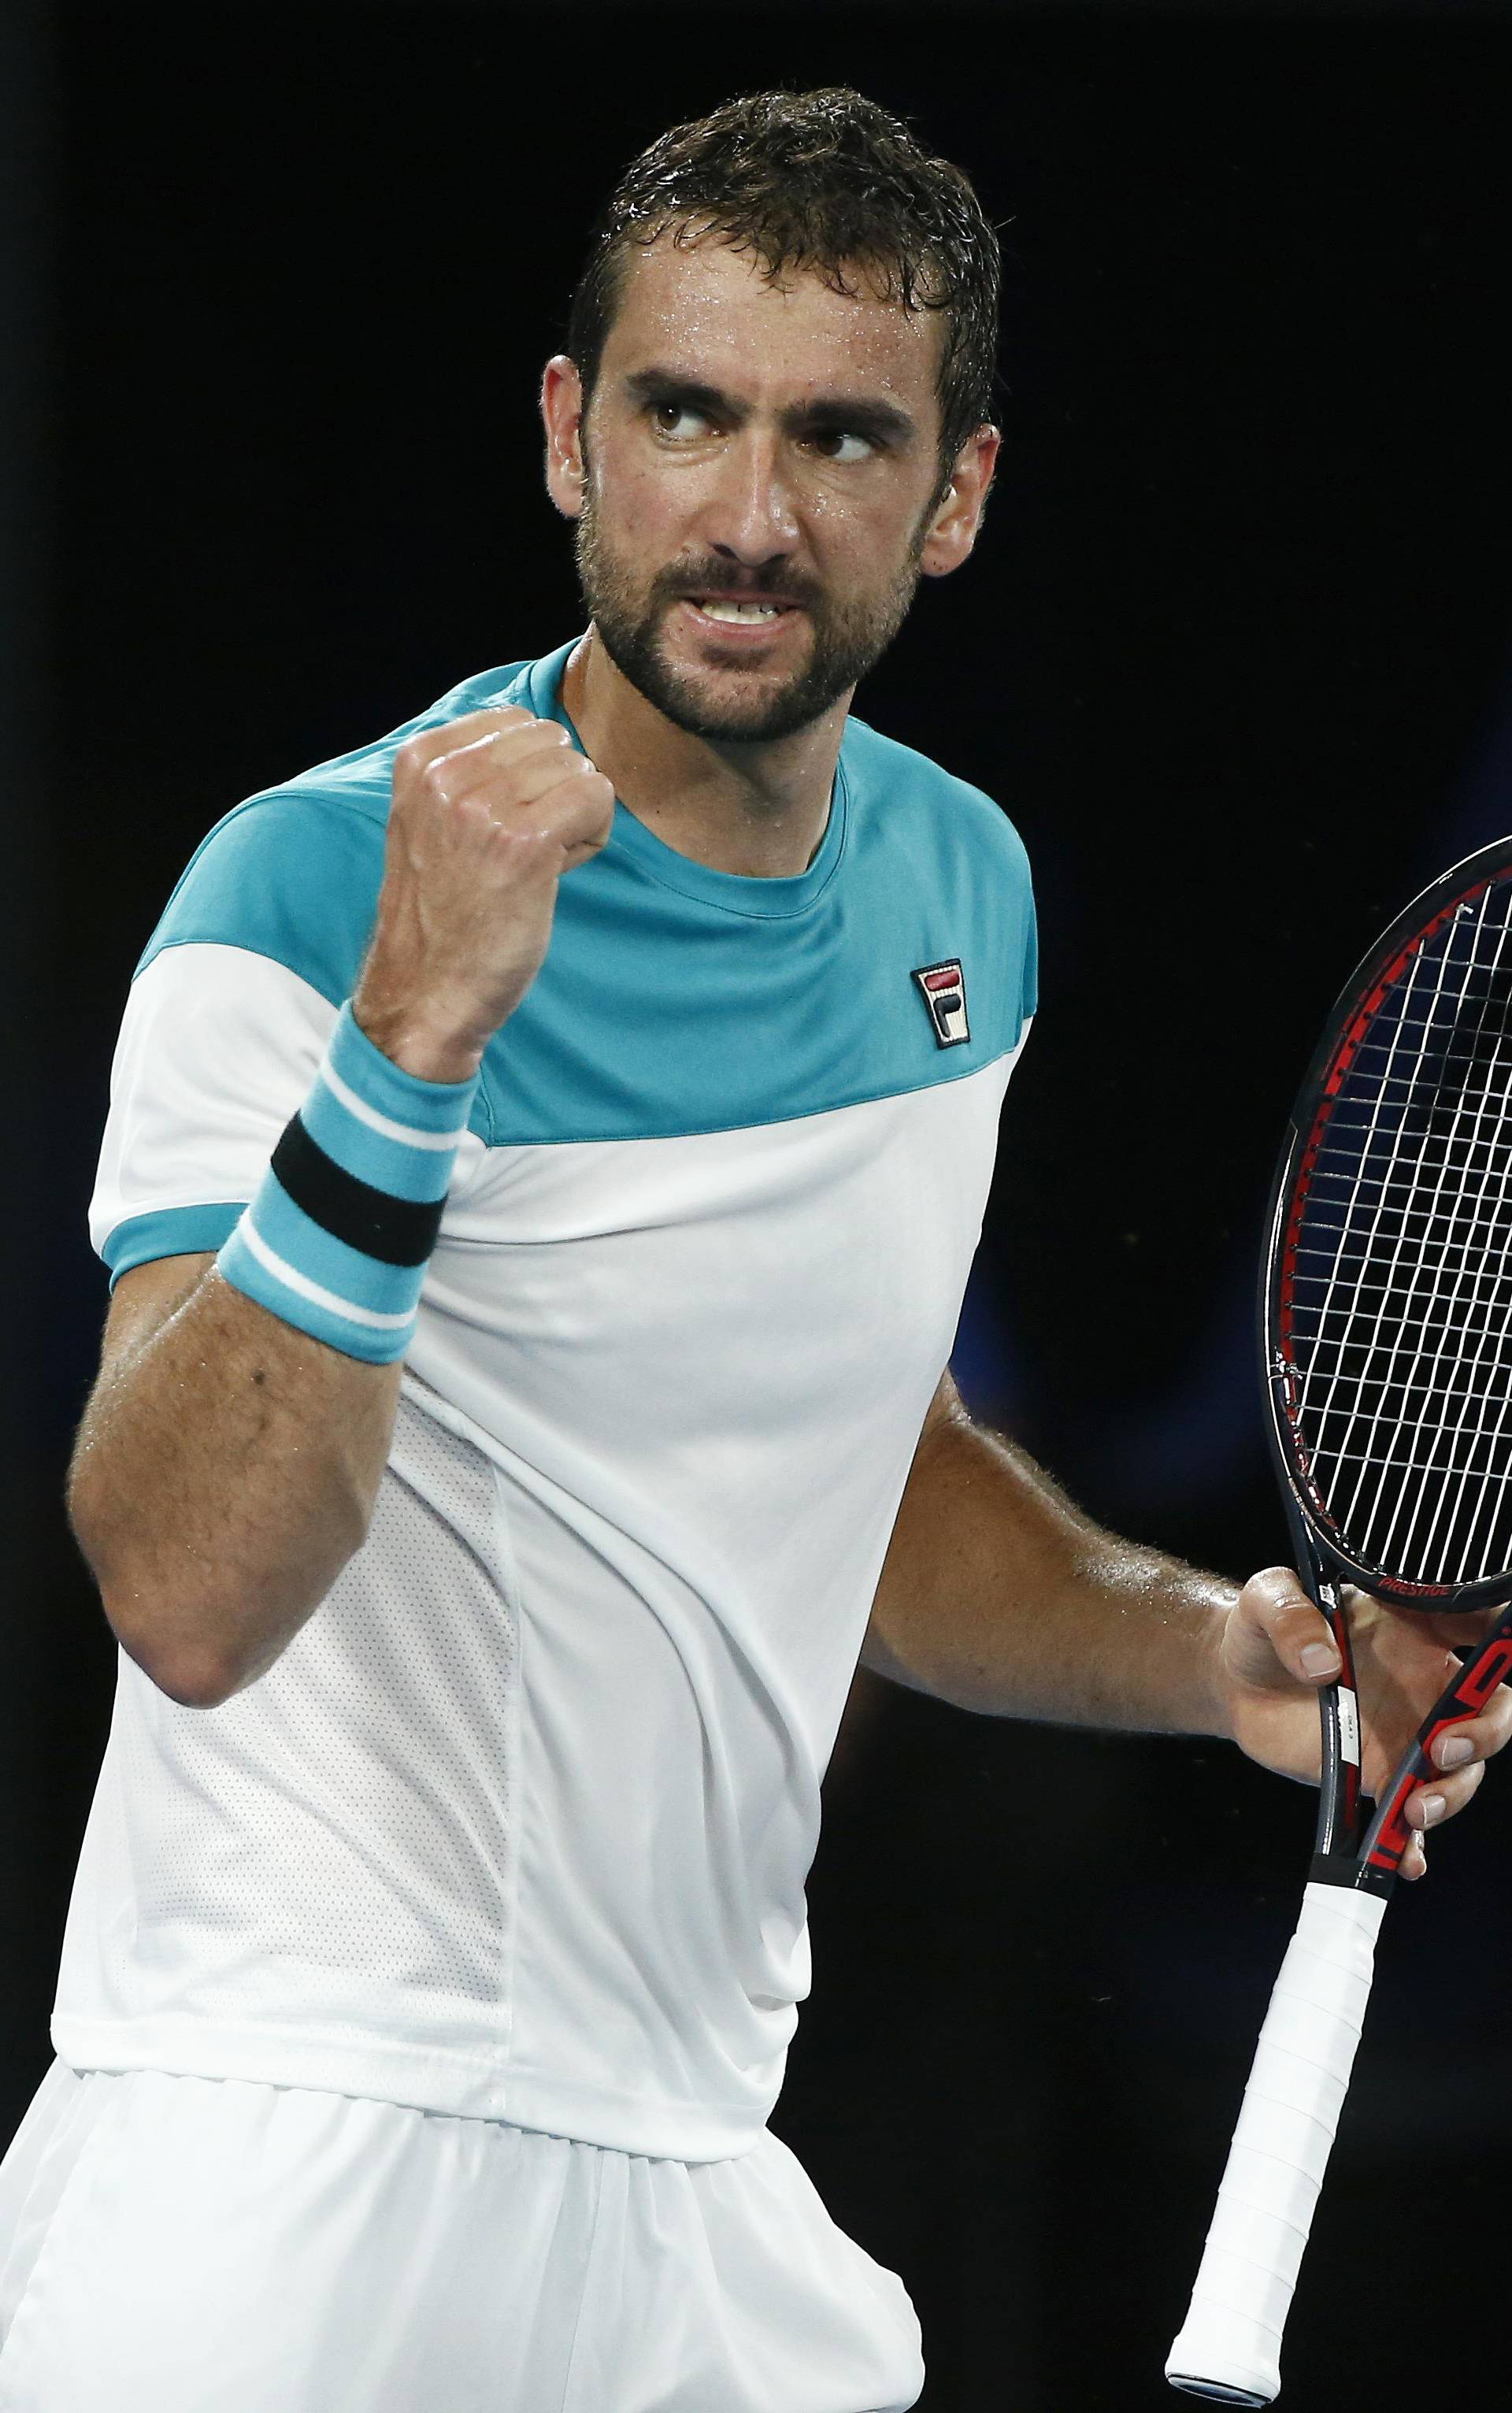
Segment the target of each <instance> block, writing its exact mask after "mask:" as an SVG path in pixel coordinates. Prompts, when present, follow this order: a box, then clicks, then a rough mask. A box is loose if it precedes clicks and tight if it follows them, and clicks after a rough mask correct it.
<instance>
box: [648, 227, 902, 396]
mask: <svg viewBox="0 0 1512 2413" xmlns="http://www.w3.org/2000/svg"><path fill="white" fill-rule="evenodd" d="M620 279H621V281H620V292H619V301H618V305H617V307H616V309H615V315H614V318H613V320H612V322H611V325H610V329H609V333H608V337H607V339H606V341H605V344H604V351H603V359H602V363H601V371H602V373H603V374H606V375H608V376H611V377H628V376H631V375H633V374H634V372H635V371H636V370H637V369H639V368H643V367H645V366H647V365H648V364H650V363H653V362H654V363H657V364H659V365H660V366H663V367H668V368H675V369H677V370H678V371H680V372H683V373H686V374H687V375H688V376H689V377H695V378H697V379H698V380H699V381H701V382H703V383H705V384H708V385H713V386H718V387H719V389H720V390H721V391H724V392H740V393H741V394H742V395H745V396H748V397H749V398H751V399H760V398H761V397H763V396H768V397H770V398H772V399H774V400H775V399H777V398H778V396H780V397H782V398H784V399H788V400H796V399H801V398H802V397H803V396H804V395H805V394H806V393H809V392H823V391H825V390H826V389H838V390H839V391H841V392H855V391H857V390H858V388H859V387H860V386H862V385H865V387H866V389H867V391H868V392H881V393H883V394H885V395H887V396H888V398H889V399H891V400H893V401H895V402H897V404H899V405H900V406H901V407H903V408H905V409H907V410H909V411H911V412H912V413H913V414H914V415H915V416H916V417H919V418H921V419H927V416H928V412H929V409H930V406H931V404H932V403H933V401H934V396H935V381H936V377H937V374H938V371H939V364H940V356H941V348H942V346H943V343H944V327H943V314H942V313H941V312H940V311H938V310H914V311H908V310H905V309H904V308H903V307H902V306H901V304H900V303H896V302H885V301H882V300H880V299H879V298H878V296H877V295H876V293H875V292H874V291H873V290H872V288H871V284H870V282H869V280H868V278H867V274H866V273H865V271H864V270H862V269H859V268H857V269H847V271H846V282H847V283H848V284H850V285H852V286H853V287H854V292H853V293H851V294H846V293H836V292H834V291H833V290H832V289H831V288H830V287H829V286H828V285H827V284H826V283H825V281H824V278H823V275H822V274H819V273H818V272H817V271H811V270H789V271H786V272H784V274H783V275H782V276H781V277H780V278H779V279H778V280H777V281H776V282H774V281H772V280H771V279H769V278H768V277H767V275H766V274H765V272H764V270H763V267H762V264H761V262H760V261H759V260H758V259H756V258H755V257H754V255H753V254H751V253H749V252H744V251H736V250H735V249H734V247H733V246H732V245H731V244H728V243H726V242H721V241H720V240H719V237H718V236H712V235H705V236H704V237H702V238H701V239H700V240H699V241H698V242H696V243H691V244H678V243H676V242H674V239H673V237H672V236H671V235H670V234H663V235H660V236H659V237H658V238H657V240H656V242H655V243H654V244H648V245H645V246H641V245H635V246H632V248H631V249H630V252H629V254H628V256H627V257H626V259H624V261H623V263H622V265H621V271H620Z"/></svg>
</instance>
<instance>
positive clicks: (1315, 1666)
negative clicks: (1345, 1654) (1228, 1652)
mask: <svg viewBox="0 0 1512 2413" xmlns="http://www.w3.org/2000/svg"><path fill="white" fill-rule="evenodd" d="M1235 1614H1236V1615H1237V1616H1238V1618H1239V1619H1240V1620H1241V1621H1242V1622H1243V1623H1244V1624H1245V1625H1246V1626H1248V1627H1249V1628H1250V1629H1251V1630H1252V1631H1253V1634H1254V1635H1255V1636H1256V1637H1257V1638H1263V1639H1264V1640H1265V1641H1266V1642H1267V1643H1268V1644H1269V1646H1270V1649H1271V1650H1272V1651H1274V1653H1275V1655H1276V1657H1277V1659H1278V1660H1279V1661H1280V1662H1281V1665H1282V1666H1283V1667H1284V1668H1285V1670H1286V1673H1287V1674H1288V1676H1294V1677H1295V1678H1296V1679H1297V1681H1298V1683H1302V1684H1311V1685H1313V1686H1314V1687H1319V1688H1321V1687H1322V1686H1323V1685H1325V1684H1331V1683H1332V1682H1333V1680H1334V1679H1335V1677H1336V1676H1338V1674H1339V1672H1340V1658H1339V1648H1338V1645H1337V1644H1336V1642H1335V1641H1334V1638H1333V1636H1332V1635H1331V1634H1330V1633H1329V1631H1328V1621H1327V1618H1326V1617H1325V1616H1324V1614H1323V1612H1322V1610H1321V1609H1319V1608H1316V1607H1314V1606H1313V1604H1312V1601H1310V1600H1309V1598H1308V1596H1307V1594H1306V1592H1305V1591H1303V1590H1302V1587H1301V1584H1300V1583H1299V1582H1298V1580H1297V1577H1296V1576H1295V1575H1294V1573H1293V1572H1292V1569H1291V1568H1290V1567H1264V1568H1262V1569H1261V1571H1260V1573H1259V1574H1258V1575H1257V1576H1252V1577H1250V1580H1249V1582H1248V1583H1247V1584H1246V1585H1245V1587H1244V1590H1243V1591H1241V1592H1240V1594H1239V1596H1238V1604H1237V1606H1236V1611H1235Z"/></svg>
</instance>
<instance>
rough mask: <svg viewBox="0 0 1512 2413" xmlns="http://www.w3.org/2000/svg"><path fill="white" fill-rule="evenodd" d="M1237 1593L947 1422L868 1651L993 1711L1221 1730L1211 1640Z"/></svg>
mask: <svg viewBox="0 0 1512 2413" xmlns="http://www.w3.org/2000/svg"><path fill="white" fill-rule="evenodd" d="M1237 1597H1238V1585H1236V1584H1232V1583H1228V1582H1226V1581H1224V1580H1223V1578H1221V1577H1216V1576H1210V1575H1206V1574H1203V1573H1202V1572H1200V1571H1199V1570H1198V1569H1196V1568H1193V1567H1189V1566H1185V1565H1183V1564H1182V1563H1181V1562H1179V1561H1178V1560H1175V1559H1171V1558H1167V1557H1164V1555H1163V1554H1162V1553H1160V1552H1159V1551H1156V1550H1150V1549H1145V1548H1142V1547H1139V1546H1138V1545H1136V1544H1134V1543H1132V1542H1126V1541H1123V1540H1121V1539H1120V1538H1119V1536H1118V1535H1116V1534H1112V1533H1108V1532H1104V1530H1103V1529H1102V1528H1101V1527H1099V1526H1097V1525H1095V1524H1094V1523H1093V1522H1092V1521H1091V1519H1090V1517H1084V1516H1083V1515H1082V1514H1081V1512H1080V1511H1079V1510H1078V1509H1077V1508H1075V1506H1074V1505H1073V1503H1071V1502H1070V1501H1069V1500H1067V1499H1066V1497H1065V1495H1064V1494H1063V1493H1062V1492H1061V1491H1060V1489H1059V1488H1058V1487H1057V1486H1056V1485H1055V1484H1054V1483H1053V1482H1052V1481H1051V1480H1050V1478H1049V1476H1048V1475H1046V1474H1045V1473H1044V1472H1043V1471H1042V1470H1041V1469H1040V1468H1039V1467H1037V1466H1035V1464H1034V1463H1033V1461H1032V1459H1030V1458H1028V1457H1027V1456H1026V1454H1025V1453H1024V1452H1023V1451H1022V1450H1019V1449H1017V1448H1016V1447H1015V1445H1014V1444H1013V1443H1009V1442H1006V1441H1003V1440H1002V1439H1001V1438H1000V1437H999V1436H998V1435H996V1434H994V1433H989V1432H987V1431H985V1430H983V1429H981V1428H979V1427H977V1426H974V1425H972V1424H971V1423H970V1422H969V1420H968V1419H967V1418H966V1416H965V1414H964V1413H963V1412H960V1413H953V1414H949V1415H948V1416H946V1417H944V1418H942V1419H941V1421H939V1422H938V1423H936V1424H934V1425H933V1426H932V1427H926V1432H925V1435H924V1438H923V1439H922V1440H921V1442H920V1444H919V1452H918V1456H917V1457H916V1458H915V1460H914V1466H913V1471H912V1474H911V1476H910V1479H909V1484H908V1487H907V1488H906V1490H905V1492H904V1496H903V1503H902V1506H901V1508H900V1510H899V1512H898V1518H897V1526H896V1527H895V1530H894V1533H893V1539H892V1543H891V1546H890V1547H889V1550H888V1555H887V1561H886V1563H885V1565H884V1567H883V1570H882V1581H881V1583H880V1585H879V1587H878V1591H877V1599H876V1604H875V1606H874V1608H873V1611H872V1620H871V1627H870V1631H869V1633H868V1636H867V1649H866V1652H865V1657H866V1661H867V1665H870V1666H872V1667H874V1668H876V1669H878V1670H879V1671H880V1672H881V1673H882V1674H883V1675H888V1676H891V1677H893V1678H895V1679H896V1680H897V1681H899V1682H901V1683H905V1684H910V1685H912V1686H913V1687H914V1688H915V1689H916V1690H918V1691H921V1692H926V1693H931V1694H935V1695H938V1696H939V1697H941V1699H943V1700H948V1701H954V1702H956V1703H957V1704H958V1705H959V1706H960V1707H962V1708H964V1709H971V1710H984V1711H986V1712H988V1713H989V1714H995V1715H998V1716H1003V1717H1021V1718H1040V1719H1045V1720H1047V1721H1052V1722H1055V1723H1060V1724H1064V1725H1090V1726H1104V1727H1123V1728H1126V1729H1131V1730H1134V1731H1142V1732H1147V1733H1169V1732H1177V1733H1194V1734H1223V1733H1226V1732H1227V1731H1228V1718H1227V1712H1226V1710H1225V1709H1224V1707H1223V1694H1222V1690H1221V1687H1220V1683H1219V1671H1218V1645H1219V1640H1220V1636H1221V1634H1222V1630H1223V1622H1224V1618H1225V1615H1226V1612H1227V1610H1228V1609H1229V1608H1230V1607H1231V1606H1232V1605H1233V1603H1234V1601H1235V1600H1236V1599H1237Z"/></svg>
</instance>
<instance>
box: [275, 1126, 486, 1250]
mask: <svg viewBox="0 0 1512 2413" xmlns="http://www.w3.org/2000/svg"><path fill="white" fill-rule="evenodd" d="M273 1169H274V1173H275V1174H276V1175H277V1177H278V1179H279V1181H280V1182H281V1183H282V1184H283V1187H284V1189H285V1190H286V1191H287V1192H288V1193H289V1197H290V1198H291V1199H292V1200H293V1202H294V1204H295V1206H296V1207H299V1208H301V1210H302V1211H303V1212H304V1214H306V1215H307V1216H308V1217H309V1219H310V1221H311V1222H312V1223H319V1226H320V1228H321V1230H322V1231H324V1232H329V1233H330V1234H331V1235H332V1236H333V1238H334V1239H337V1240H345V1242H346V1244H347V1246H348V1249H359V1250H361V1251H362V1253H363V1256H364V1257H377V1259H378V1263H379V1264H380V1265H385V1266H422V1265H423V1264H424V1263H425V1260H426V1258H427V1257H428V1256H429V1255H430V1253H431V1251H432V1250H433V1249H434V1248H435V1246H436V1236H437V1232H438V1231H439V1230H440V1228H441V1208H442V1207H444V1205H445V1204H446V1201H445V1200H444V1199H443V1198H437V1199H432V1200H428V1201H427V1200H424V1199H415V1198H395V1197H394V1195H393V1192H392V1191H388V1190H375V1189H374V1187H373V1184H372V1183H371V1182H370V1181H360V1180H359V1179H358V1177H357V1176H356V1174H355V1173H348V1171H347V1168H346V1166H345V1165H342V1164H338V1163H337V1162H336V1161H335V1159H334V1157H330V1156H327V1154H326V1152H325V1150H324V1148H323V1147H321V1146H320V1144H319V1141H318V1140H314V1139H312V1138H311V1137H310V1134H309V1132H307V1131H306V1130H305V1128H304V1123H303V1122H302V1121H301V1120H300V1118H299V1116H298V1115H296V1116H295V1117H294V1118H293V1120H292V1121H291V1122H290V1123H289V1125H288V1126H287V1127H286V1129H285V1132H284V1135H283V1137H282V1138H281V1139H280V1141H279V1143H278V1145H277V1147H275V1148H274V1152H273Z"/></svg>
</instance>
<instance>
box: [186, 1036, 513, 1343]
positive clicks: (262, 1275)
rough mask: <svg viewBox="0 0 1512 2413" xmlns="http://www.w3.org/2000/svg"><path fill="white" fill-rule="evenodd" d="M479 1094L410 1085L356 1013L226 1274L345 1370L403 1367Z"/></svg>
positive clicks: (289, 1134)
mask: <svg viewBox="0 0 1512 2413" xmlns="http://www.w3.org/2000/svg"><path fill="white" fill-rule="evenodd" d="M477 1087H478V1076H477V1074H476V1073H475V1074H474V1075H473V1077H472V1079H471V1080H469V1081H422V1080H421V1079H420V1078H419V1076H418V1075H417V1074H415V1073H406V1072H403V1071H401V1069H400V1067H399V1066H398V1065H397V1064H395V1063H393V1061H392V1060H391V1058H389V1057H387V1056H385V1055H384V1054H383V1051H382V1049H381V1048H378V1047H375V1046H374V1044H373V1043H372V1041H371V1040H370V1039H369V1038H368V1037H367V1035H366V1033H365V1032H364V1031H363V1030H360V1029H359V1028H358V1026H357V1023H356V1022H355V1020H354V1019H353V1016H352V1010H351V1005H350V1002H349V1001H348V1003H347V1004H346V1005H344V1006H343V1007H342V1009H341V1014H340V1017H339V1019H338V1020H337V1023H336V1027H335V1029H334V1031H333V1033H332V1035H331V1044H330V1046H329V1047H328V1048H327V1049H326V1052H325V1058H324V1060H323V1061H322V1063H321V1066H320V1070H319V1073H318V1074H317V1075H316V1081H315V1087H314V1088H313V1089H312V1090H311V1091H310V1094H309V1096H308V1097H307V1098H306V1099H305V1101H304V1104H303V1106H301V1108H300V1110H299V1112H298V1114H297V1115H295V1117H294V1118H293V1120H292V1121H291V1122H290V1123H289V1126H288V1128H287V1130H286V1131H285V1132H284V1135H283V1137H282V1139H280V1141H279V1142H278V1145H277V1147H275V1148H274V1152H273V1161H272V1162H271V1163H270V1165H269V1167H268V1170H267V1173H266V1174H265V1175H264V1177H263V1181H262V1186H261V1188H260V1189H259V1192H258V1194H257V1196H256V1197H255V1198H254V1199H253V1201H252V1203H251V1205H250V1206H249V1207H246V1209H245V1212H244V1213H243V1216H242V1219H241V1221H240V1222H239V1223H238V1224H237V1226H236V1228H235V1230H234V1231H233V1232H232V1233H231V1235H230V1238H229V1239H228V1240H227V1241H226V1244H225V1246H224V1247H223V1248H222V1250H221V1251H220V1254H219V1256H218V1257H217V1258H216V1259H215V1265H216V1269H217V1271H218V1272H219V1273H221V1274H222V1275H223V1276H224V1278H225V1280H226V1281H229V1282H230V1283H231V1285H232V1286H233V1288H235V1289H237V1290H239V1291H242V1292H244V1293H245V1295H246V1296H247V1297H248V1298H254V1299H256V1300H257V1302H258V1304H259V1307H265V1308H267V1309H269V1310H270V1311H271V1312H272V1313H273V1314H274V1315H276V1316H278V1317H280V1318H281V1319H282V1321H283V1322H284V1323H285V1324H292V1325H296V1326H297V1328H298V1329H299V1330H300V1331H301V1332H308V1333H312V1334H313V1335H314V1337H315V1339H316V1340H324V1341H327V1342H329V1344H330V1346H331V1347H332V1348H333V1349H339V1350H341V1351H343V1352H344V1354H345V1355H347V1356H348V1357H363V1358H366V1359H367V1360H368V1361H369V1363H370V1364H372V1365H375V1366H387V1365H391V1364H392V1363H393V1360H394V1359H395V1358H396V1357H402V1356H403V1355H404V1354H405V1352H406V1350H407V1349H408V1346H409V1343H410V1340H411V1339H412V1338H413V1335H414V1329H415V1315H416V1310H417V1309H418V1308H419V1305H420V1292H421V1285H422V1282H423V1281H424V1279H425V1267H426V1265H427V1263H428V1261H429V1258H430V1254H431V1251H432V1250H433V1249H434V1248H435V1246H436V1236H437V1232H438V1231H439V1229H440V1223H441V1208H442V1207H443V1206H444V1204H445V1202H446V1189H447V1183H448V1181H449V1180H450V1179H451V1176H452V1163H453V1162H454V1160H455V1157H456V1152H457V1148H458V1147H459V1146H460V1144H461V1141H462V1139H463V1136H464V1134H465V1133H466V1132H467V1113H468V1109H469V1108H470V1106H471V1104H472V1100H473V1093H474V1091H475V1090H476V1089H477Z"/></svg>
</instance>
